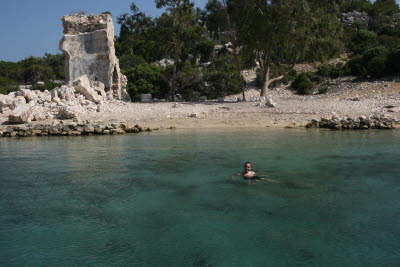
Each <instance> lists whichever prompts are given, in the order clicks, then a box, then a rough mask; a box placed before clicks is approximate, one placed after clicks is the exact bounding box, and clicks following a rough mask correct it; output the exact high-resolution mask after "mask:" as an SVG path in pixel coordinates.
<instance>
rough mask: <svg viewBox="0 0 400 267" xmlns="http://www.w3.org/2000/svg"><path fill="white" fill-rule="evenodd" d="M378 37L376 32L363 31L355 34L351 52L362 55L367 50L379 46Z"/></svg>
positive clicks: (350, 45)
mask: <svg viewBox="0 0 400 267" xmlns="http://www.w3.org/2000/svg"><path fill="white" fill-rule="evenodd" d="M377 37H378V35H377V34H376V33H375V32H372V31H369V30H366V29H361V30H359V31H358V32H356V33H354V35H353V38H352V40H351V43H350V44H349V47H350V50H351V51H353V52H355V53H362V52H363V51H365V50H366V49H369V48H371V47H374V46H375V45H376V44H377Z"/></svg>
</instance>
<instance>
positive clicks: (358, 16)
mask: <svg viewBox="0 0 400 267" xmlns="http://www.w3.org/2000/svg"><path fill="white" fill-rule="evenodd" d="M341 22H342V23H343V24H344V26H346V27H353V26H354V23H355V22H358V23H361V25H363V26H364V27H368V23H369V16H368V14H367V13H366V12H358V11H353V12H348V13H342V17H341Z"/></svg>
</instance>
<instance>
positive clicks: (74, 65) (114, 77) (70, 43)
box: [60, 14, 129, 100]
mask: <svg viewBox="0 0 400 267" xmlns="http://www.w3.org/2000/svg"><path fill="white" fill-rule="evenodd" d="M61 20H62V23H63V27H64V37H63V38H62V40H61V42H60V50H61V51H63V53H64V55H65V58H66V68H65V73H66V75H65V76H66V81H67V82H72V81H75V80H77V79H79V78H80V77H82V76H83V75H87V76H88V77H89V78H90V80H93V81H99V82H101V83H103V84H104V90H105V91H106V92H107V91H111V94H112V95H113V98H114V99H118V100H129V94H128V93H127V92H126V84H127V79H126V77H125V76H124V75H122V74H121V71H120V67H119V61H118V59H117V57H116V55H115V47H114V25H113V22H112V16H111V15H109V14H101V15H88V16H86V15H67V16H64V17H63V18H62V19H61Z"/></svg>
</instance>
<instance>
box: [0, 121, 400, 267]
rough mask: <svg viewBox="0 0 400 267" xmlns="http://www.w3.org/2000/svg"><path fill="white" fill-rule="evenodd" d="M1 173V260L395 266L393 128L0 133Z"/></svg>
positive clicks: (397, 161) (398, 231)
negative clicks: (253, 176) (247, 167)
mask: <svg viewBox="0 0 400 267" xmlns="http://www.w3.org/2000/svg"><path fill="white" fill-rule="evenodd" d="M245 161H251V162H252V164H253V170H254V171H256V172H257V173H260V174H262V175H264V176H266V178H267V179H265V180H259V181H245V180H243V179H240V178H239V177H238V176H236V175H234V176H233V177H232V175H233V174H235V173H237V172H239V171H241V168H242V165H243V163H244V162H245ZM0 185H1V186H0V214H1V217H0V266H400V132H399V131H322V130H321V131H319V130H311V131H308V130H304V129H301V130H295V129H285V130H283V129H281V130H271V129H269V130H225V131H224V130H193V131H184V130H176V131H161V132H153V133H144V134H136V135H124V136H93V137H90V136H88V137H69V138H68V137H48V138H23V139H16V138H15V139H14V138H13V139H11V138H9V139H7V138H2V139H0Z"/></svg>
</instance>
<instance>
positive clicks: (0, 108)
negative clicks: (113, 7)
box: [0, 14, 130, 123]
mask: <svg viewBox="0 0 400 267" xmlns="http://www.w3.org/2000/svg"><path fill="white" fill-rule="evenodd" d="M62 22H63V26H64V37H63V39H62V40H61V42H60V50H62V51H63V53H64V55H65V67H66V68H65V69H66V70H65V74H66V75H65V76H66V84H64V85H61V86H59V87H56V88H54V89H52V90H50V91H48V90H45V91H39V90H30V89H27V88H20V90H19V91H14V92H10V93H9V94H8V95H1V94H0V113H1V115H0V123H3V122H4V119H5V118H6V117H8V122H10V123H26V122H29V121H32V120H33V121H40V120H47V119H50V120H51V119H75V120H78V119H79V118H81V117H84V116H85V115H88V114H91V113H94V112H101V110H102V105H103V104H104V103H107V102H108V101H112V100H124V101H129V100H130V97H129V95H128V93H127V92H126V84H127V79H126V77H125V76H124V75H122V74H121V71H120V68H119V61H118V59H117V57H116V56H115V48H114V26H113V23H112V19H111V15H106V14H102V15H89V16H85V15H68V16H64V17H63V18H62Z"/></svg>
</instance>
